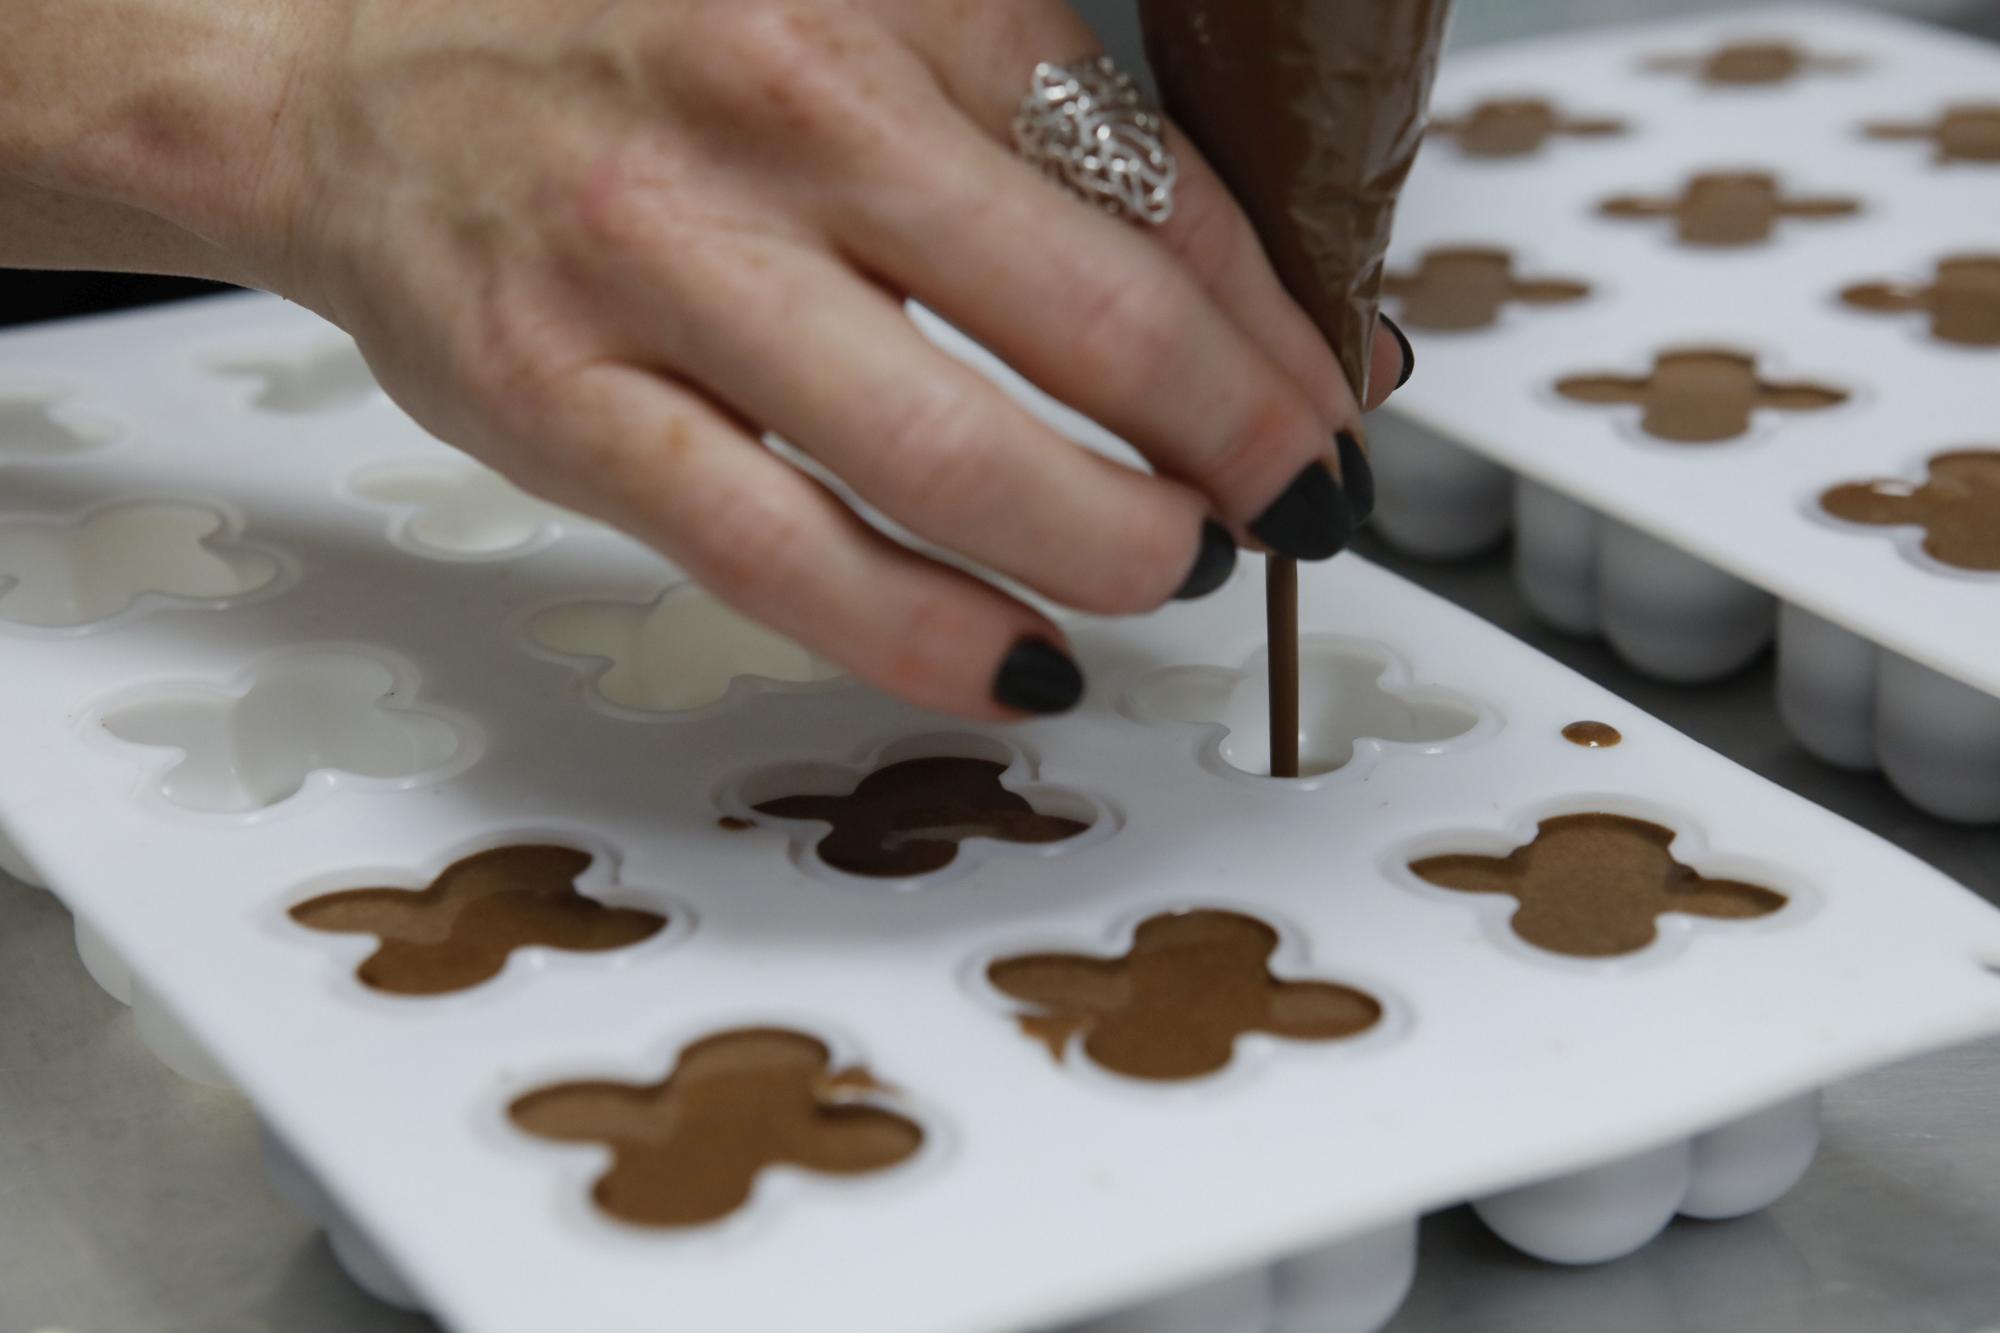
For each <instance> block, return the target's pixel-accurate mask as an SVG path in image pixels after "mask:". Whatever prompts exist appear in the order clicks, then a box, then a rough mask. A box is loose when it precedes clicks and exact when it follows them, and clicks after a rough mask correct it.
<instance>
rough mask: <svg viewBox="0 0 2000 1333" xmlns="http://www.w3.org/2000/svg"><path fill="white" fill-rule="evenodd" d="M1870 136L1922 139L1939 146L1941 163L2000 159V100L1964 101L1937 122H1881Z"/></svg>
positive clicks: (1869, 130) (1869, 131)
mask: <svg viewBox="0 0 2000 1333" xmlns="http://www.w3.org/2000/svg"><path fill="white" fill-rule="evenodd" d="M1863 132H1864V133H1866V134H1867V135H1868V136H1869V137H1870V138H1871V139H1922V140H1924V141H1925V142H1927V143H1932V144H1936V145H1937V160H1938V161H1939V162H2000V102H1964V103H1960V104H1959V105H1956V106H1951V107H1947V108H1945V111H1944V114H1943V115H1941V116H1939V117H1938V118H1937V119H1936V120H1934V121H1927V122H1918V123H1909V122H1900V121H1878V122H1876V123H1874V124H1871V125H1866V126H1864V127H1863Z"/></svg>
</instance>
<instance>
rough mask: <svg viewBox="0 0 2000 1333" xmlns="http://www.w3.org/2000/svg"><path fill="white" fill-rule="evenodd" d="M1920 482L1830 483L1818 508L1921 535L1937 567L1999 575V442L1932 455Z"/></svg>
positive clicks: (1845, 518) (1848, 519)
mask: <svg viewBox="0 0 2000 1333" xmlns="http://www.w3.org/2000/svg"><path fill="white" fill-rule="evenodd" d="M1927 472H1928V475H1927V476H1926V478H1925V479H1924V480H1922V481H1918V482H1912V481H1904V480H1901V479H1898V478H1893V477H1892V478H1885V479H1882V480H1878V481H1858V482H1850V483H1849V484H1847V485H1844V486H1835V487H1834V488H1832V489H1831V490H1829V491H1827V492H1826V493H1825V494H1824V495H1822V496H1821V497H1820V501H1819V504H1820V508H1821V509H1823V510H1825V511H1826V512H1827V513H1828V514H1831V515H1832V516H1833V517H1835V518H1837V519H1841V520H1843V521H1844V522H1848V523H1858V524H1865V525H1870V526H1875V527H1908V528H1914V529H1918V530H1920V531H1921V532H1922V533H1923V540H1922V550H1923V553H1924V554H1925V555H1927V556H1929V557H1930V558H1931V559H1932V560H1935V561H1936V562H1937V563H1939V564H1940V565H1946V566H1949V567H1950V568H1952V569H1962V570H1969V571H1971V572H1974V573H1980V574H1995V573H2000V446H1996V447H1994V448H1991V449H1960V450H1953V451H1952V452H1950V453H1942V454H1937V455H1934V456H1933V457H1932V458H1931V459H1930V461H1929V463H1928V464H1927Z"/></svg>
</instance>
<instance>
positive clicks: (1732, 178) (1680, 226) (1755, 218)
mask: <svg viewBox="0 0 2000 1333" xmlns="http://www.w3.org/2000/svg"><path fill="white" fill-rule="evenodd" d="M1598 211H1599V212H1600V213H1602V214H1603V215H1604V216H1605V217H1609V218H1631V219H1649V218H1672V219H1673V222H1674V236H1675V238H1676V239H1678V240H1679V241H1680V243H1681V244H1682V245H1700V246H1717V247H1721V246H1736V245H1756V244H1758V243H1759V242H1762V241H1768V240H1769V239H1771V234H1772V232H1773V231H1774V230H1775V229H1776V228H1777V225H1778V222H1779V221H1780V220H1781V219H1786V218H1802V219H1803V218H1813V219H1824V218H1843V217H1852V216H1853V215H1854V214H1856V213H1858V212H1860V211H1861V201H1860V200H1858V199H1853V198H1846V197H1842V196H1838V195H1793V194H1791V193H1789V192H1788V191H1787V190H1786V189H1785V188H1784V186H1783V185H1782V184H1781V183H1780V182H1779V180H1778V177H1777V176H1776V175H1775V174H1773V173H1771V172H1768V171H1703V172H1698V173H1696V174H1695V175H1693V176H1691V177H1689V178H1688V181H1687V183H1686V184H1685V185H1683V186H1682V187H1681V190H1680V193H1679V194H1677V195H1674V196H1671V197H1663V196H1658V195H1640V194H1622V195H1617V196H1615V197H1613V198H1610V199H1606V200H1605V201H1604V202H1603V203H1602V204H1600V205H1599V206H1598Z"/></svg>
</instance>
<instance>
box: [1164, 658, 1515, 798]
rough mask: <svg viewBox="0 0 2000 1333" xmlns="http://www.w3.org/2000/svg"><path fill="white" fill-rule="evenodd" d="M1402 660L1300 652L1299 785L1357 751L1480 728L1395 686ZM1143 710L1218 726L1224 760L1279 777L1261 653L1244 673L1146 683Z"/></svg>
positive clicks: (1453, 707) (1425, 693)
mask: <svg viewBox="0 0 2000 1333" xmlns="http://www.w3.org/2000/svg"><path fill="white" fill-rule="evenodd" d="M1393 665H1394V659H1392V658H1391V657H1390V656H1389V655H1388V653H1387V652H1385V651H1383V650H1381V649H1376V648H1369V647H1365V646H1363V645H1360V644H1353V643H1343V642H1339V641H1334V640H1324V639H1306V640H1304V641H1302V642H1301V643H1300V645H1299V776H1300V777H1302V778H1310V777H1317V776H1320V775H1322V774H1326V773H1331V772H1333V771H1334V770H1336V769H1339V768H1343V767H1345V766H1346V765H1347V763H1348V762H1349V761H1350V760H1351V759H1352V758H1353V757H1354V746H1355V742H1357V741H1360V740H1374V741H1383V742H1388V743H1391V744H1407V745H1436V744H1439V743H1442V742H1444V741H1448V740H1452V739H1455V738H1456V737H1459V736H1463V735H1465V734H1466V733H1467V732H1469V731H1471V730H1472V729H1473V728H1474V727H1475V726H1477V725H1478V724H1479V710H1478V709H1477V708H1475V707H1473V706H1472V705H1471V704H1469V703H1467V702H1465V701H1464V700H1462V699H1459V698H1457V697H1455V696H1451V695H1447V694H1445V693H1444V692H1442V691H1438V690H1433V689H1429V688H1427V687H1414V686H1404V685H1389V684H1385V683H1384V681H1385V680H1386V679H1387V677H1388V676H1389V674H1390V672H1391V670H1392V667H1393ZM1131 702H1132V705H1133V707H1134V709H1135V710H1137V711H1139V712H1141V713H1144V714H1148V715H1151V716H1153V717H1158V718H1164V719H1166V720H1168V721H1172V722H1186V723H1190V724H1193V725H1218V726H1221V727H1222V728H1224V730H1225V731H1226V733H1227V734H1226V735H1225V736H1223V737H1222V739H1221V740H1220V741H1219V742H1218V745H1217V752H1218V753H1219V754H1220V755H1221V757H1222V758H1223V759H1224V760H1225V761H1226V762H1227V763H1228V764H1229V765H1230V766H1231V767H1232V768H1237V769H1240V770H1242V771H1243V772H1245V773H1249V774H1251V775H1253V776H1255V777H1268V776H1269V775H1270V772H1271V732H1270V680H1269V677H1268V675H1267V673H1266V670H1265V657H1264V654H1263V653H1262V652H1260V653H1258V654H1257V655H1256V656H1255V657H1253V658H1252V659H1251V661H1250V664H1249V665H1248V666H1246V667H1245V668H1243V669H1242V670H1240V671H1227V670H1223V669H1221V668H1217V667H1176V668H1172V669H1170V670H1167V671H1162V672H1159V673H1157V674H1155V675H1153V676H1149V677H1147V678H1146V679H1145V680H1143V681H1141V682H1140V683H1139V685H1138V686H1137V688H1136V689H1135V690H1134V691H1133V695H1132V701H1131Z"/></svg>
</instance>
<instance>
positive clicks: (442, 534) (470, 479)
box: [347, 462, 588, 560]
mask: <svg viewBox="0 0 2000 1333" xmlns="http://www.w3.org/2000/svg"><path fill="white" fill-rule="evenodd" d="M347 489H348V492H349V493H350V494H352V495H353V496H354V497H355V498H356V499H359V500H363V501H366V502H368V503H371V504H376V505H381V506H384V507H386V508H389V509H392V510H394V511H395V517H394V519H393V520H392V521H391V523H390V527H389V536H390V539H391V540H392V541H394V542H395V543H396V544H397V545H399V546H402V547H404V548H406V549H407V550H410V551H412V552H414V553H416V554H418V555H423V556H429V557H431V558H433V559H438V560H506V559H509V558H512V557H514V556H521V555H528V554H530V553H532V552H534V551H537V550H540V549H541V548H542V547H544V546H547V545H548V544H549V543H550V542H552V541H554V540H555V539H556V538H557V537H558V536H559V535H560V534H561V533H562V532H563V530H564V529H565V528H575V527H582V526H587V525H588V523H587V520H585V519H582V518H580V517H578V516H577V515H575V514H572V513H570V512H569V511H567V510H564V509H558V508H556V506H554V505H552V504H548V503H545V502H544V501H541V500H537V499H536V498H535V497H533V496H532V495H529V494H527V493H526V492H525V491H522V490H520V489H518V488H517V487H516V486H515V485H514V484H513V483H512V482H510V481H508V480H507V479H506V478H505V477H503V476H501V475H500V474H499V473H497V472H495V471H493V470H492V469H491V468H485V467H481V466H479V465H478V464H477V463H472V462H409V463H382V464H378V465H376V466H374V467H370V468H364V469H363V470H361V471H360V472H357V473H356V474H354V476H352V477H350V478H348V481H347Z"/></svg>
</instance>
